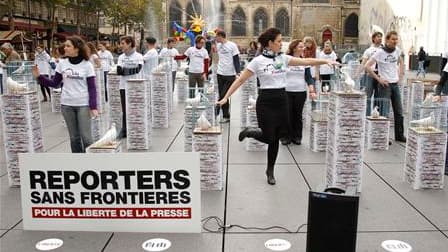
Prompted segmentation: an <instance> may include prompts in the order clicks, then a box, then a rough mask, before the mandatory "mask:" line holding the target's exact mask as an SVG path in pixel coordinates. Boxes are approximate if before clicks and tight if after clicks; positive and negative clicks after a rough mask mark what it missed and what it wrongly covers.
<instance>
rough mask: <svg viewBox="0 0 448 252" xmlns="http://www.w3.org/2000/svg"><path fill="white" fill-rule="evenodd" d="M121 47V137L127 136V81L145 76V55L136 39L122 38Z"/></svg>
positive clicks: (118, 71) (119, 68) (119, 61)
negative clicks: (138, 47) (140, 51)
mask: <svg viewBox="0 0 448 252" xmlns="http://www.w3.org/2000/svg"><path fill="white" fill-rule="evenodd" d="M120 47H121V50H122V51H123V53H122V54H121V55H120V56H119V57H118V63H117V75H120V77H121V78H120V100H121V110H122V114H123V119H122V128H121V131H120V134H119V135H118V137H119V138H125V137H127V127H126V83H127V81H128V80H130V79H138V78H143V75H142V71H141V70H142V67H143V56H142V55H141V54H140V53H138V52H136V51H135V40H134V38H133V37H131V36H123V37H121V38H120Z"/></svg>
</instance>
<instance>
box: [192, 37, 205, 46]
mask: <svg viewBox="0 0 448 252" xmlns="http://www.w3.org/2000/svg"><path fill="white" fill-rule="evenodd" d="M201 40H205V38H204V37H203V36H202V35H198V36H196V38H195V39H194V43H195V44H197V43H199V42H200V41H201Z"/></svg>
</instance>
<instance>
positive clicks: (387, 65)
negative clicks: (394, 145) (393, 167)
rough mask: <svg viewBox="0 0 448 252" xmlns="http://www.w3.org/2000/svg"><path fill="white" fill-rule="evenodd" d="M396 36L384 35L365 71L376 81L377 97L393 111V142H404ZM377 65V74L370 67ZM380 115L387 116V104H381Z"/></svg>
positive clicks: (400, 74)
mask: <svg viewBox="0 0 448 252" xmlns="http://www.w3.org/2000/svg"><path fill="white" fill-rule="evenodd" d="M397 44H398V34H397V32H395V31H390V32H388V33H387V35H386V44H385V46H384V47H382V48H381V49H380V50H378V51H376V52H375V54H374V55H373V56H372V57H371V58H370V59H369V60H368V61H367V64H366V70H367V72H368V73H369V74H370V75H371V76H373V77H374V78H375V79H376V80H377V81H378V97H379V98H383V99H387V100H389V99H390V100H391V102H392V109H393V111H394V128H395V140H396V141H399V142H406V137H405V136H404V125H403V107H402V105H401V94H400V88H399V86H398V83H399V82H400V81H401V80H402V78H403V59H402V58H401V51H400V49H398V48H397V47H396V46H397ZM375 63H376V64H378V73H375V71H374V69H372V66H373V65H374V64H375ZM381 105H382V106H381V107H380V113H381V115H382V116H385V117H387V116H388V115H389V102H388V101H385V102H382V104H381Z"/></svg>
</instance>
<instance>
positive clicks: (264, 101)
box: [254, 89, 288, 167]
mask: <svg viewBox="0 0 448 252" xmlns="http://www.w3.org/2000/svg"><path fill="white" fill-rule="evenodd" d="M256 106H257V121H258V127H260V129H261V131H262V134H260V135H259V136H256V137H254V138H255V139H256V140H258V141H260V142H263V143H266V144H268V167H273V166H274V165H275V161H276V160H277V155H278V148H279V141H280V138H282V137H285V136H286V135H287V134H288V103H287V98H286V91H285V89H260V95H259V96H258V99H257V105H256Z"/></svg>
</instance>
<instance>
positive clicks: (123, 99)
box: [120, 89, 127, 132]
mask: <svg viewBox="0 0 448 252" xmlns="http://www.w3.org/2000/svg"><path fill="white" fill-rule="evenodd" d="M120 101H121V111H122V112H123V119H122V123H121V131H123V132H127V128H126V90H125V89H120Z"/></svg>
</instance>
